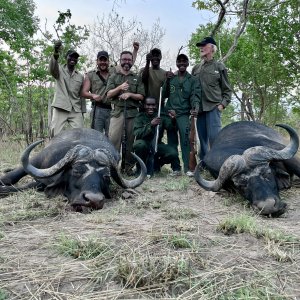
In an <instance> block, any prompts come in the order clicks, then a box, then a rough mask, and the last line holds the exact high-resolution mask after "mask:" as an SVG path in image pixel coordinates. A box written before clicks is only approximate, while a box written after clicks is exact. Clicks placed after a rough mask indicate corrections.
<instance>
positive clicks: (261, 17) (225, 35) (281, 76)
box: [190, 0, 300, 124]
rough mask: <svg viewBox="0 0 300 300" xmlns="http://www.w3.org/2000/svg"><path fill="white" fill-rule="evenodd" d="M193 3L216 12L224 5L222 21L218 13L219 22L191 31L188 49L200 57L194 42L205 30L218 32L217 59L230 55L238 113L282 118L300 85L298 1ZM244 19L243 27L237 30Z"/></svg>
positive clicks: (263, 119)
mask: <svg viewBox="0 0 300 300" xmlns="http://www.w3.org/2000/svg"><path fill="white" fill-rule="evenodd" d="M194 5H197V7H198V8H199V9H203V8H206V9H211V10H212V11H214V12H218V9H219V8H220V7H221V10H220V13H219V16H222V15H223V18H222V21H221V22H219V20H220V19H221V17H219V19H218V22H217V24H218V25H217V26H216V25H215V24H208V25H207V26H205V28H199V30H197V32H196V33H195V34H193V36H192V39H191V42H190V51H191V55H192V56H193V57H194V58H196V59H198V54H196V51H197V49H195V46H194V44H195V41H196V40H197V41H198V40H199V39H200V38H202V37H203V31H204V32H205V33H206V35H211V34H214V35H215V37H217V40H218V41H219V44H218V46H219V50H220V53H221V56H220V57H219V59H221V60H227V61H226V65H227V67H228V68H229V74H230V79H231V82H232V84H233V87H234V90H235V98H236V100H237V101H238V103H239V108H238V111H237V112H238V113H239V119H248V120H256V121H261V122H265V123H269V124H274V123H276V122H277V121H278V120H284V118H285V117H286V116H287V114H288V111H289V104H290V103H291V101H290V99H291V96H292V94H293V93H294V96H293V100H294V103H295V101H296V100H295V94H296V93H295V92H294V91H295V90H296V89H297V88H298V87H299V71H298V68H299V55H300V49H299V45H300V43H299V22H297V16H299V1H296V0H287V1H282V2H278V1H276V0H273V1H268V2H266V1H260V0H256V1H252V2H250V3H248V2H247V3H246V2H245V1H230V0H228V1H224V2H223V3H221V2H220V1H195V2H194ZM222 12H223V13H224V12H225V13H224V14H222ZM232 15H233V16H235V18H236V19H237V20H238V21H237V22H236V25H234V24H233V23H230V22H229V21H230V17H232ZM243 20H244V24H245V27H244V31H243V33H242V34H241V35H239V36H238V35H237V32H238V31H239V30H238V28H239V26H240V24H241V23H242V21H243ZM229 23H230V24H231V26H228V24H229ZM216 29H217V31H216ZM278 33H280V34H278ZM237 36H238V39H237ZM233 45H236V46H235V47H234V48H235V51H232V49H233ZM297 102H299V97H298V100H297Z"/></svg>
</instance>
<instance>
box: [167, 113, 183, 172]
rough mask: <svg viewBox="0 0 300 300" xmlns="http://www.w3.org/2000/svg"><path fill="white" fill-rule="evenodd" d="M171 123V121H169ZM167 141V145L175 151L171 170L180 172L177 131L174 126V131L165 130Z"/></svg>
mask: <svg viewBox="0 0 300 300" xmlns="http://www.w3.org/2000/svg"><path fill="white" fill-rule="evenodd" d="M170 122H171V119H170ZM167 141H168V145H169V146H171V147H172V148H173V149H174V150H175V151H176V154H177V155H176V157H175V158H174V160H173V161H172V162H171V168H172V170H173V171H181V166H180V160H179V152H178V129H177V127H176V126H174V129H168V130H167Z"/></svg>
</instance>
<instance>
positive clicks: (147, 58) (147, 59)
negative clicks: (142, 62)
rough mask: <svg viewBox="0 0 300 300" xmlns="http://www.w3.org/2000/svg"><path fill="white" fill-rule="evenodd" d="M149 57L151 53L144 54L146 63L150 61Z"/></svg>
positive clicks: (150, 57)
mask: <svg viewBox="0 0 300 300" xmlns="http://www.w3.org/2000/svg"><path fill="white" fill-rule="evenodd" d="M151 59H152V54H151V53H148V54H147V55H146V63H148V64H149V63H150V61H151Z"/></svg>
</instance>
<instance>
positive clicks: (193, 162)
mask: <svg viewBox="0 0 300 300" xmlns="http://www.w3.org/2000/svg"><path fill="white" fill-rule="evenodd" d="M196 120H197V118H195V117H194V116H192V117H191V126H190V128H191V129H190V136H189V141H190V156H189V169H190V171H195V168H196V166H197V159H196V155H197V142H196V141H197V136H196V134H197V130H196V125H195V123H196Z"/></svg>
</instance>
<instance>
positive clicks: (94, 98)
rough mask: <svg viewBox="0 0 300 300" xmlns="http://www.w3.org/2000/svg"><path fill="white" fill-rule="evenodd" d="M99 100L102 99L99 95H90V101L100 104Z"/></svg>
mask: <svg viewBox="0 0 300 300" xmlns="http://www.w3.org/2000/svg"><path fill="white" fill-rule="evenodd" d="M101 99H102V97H101V96H100V95H97V94H92V99H91V100H94V101H96V102H100V101H101Z"/></svg>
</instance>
